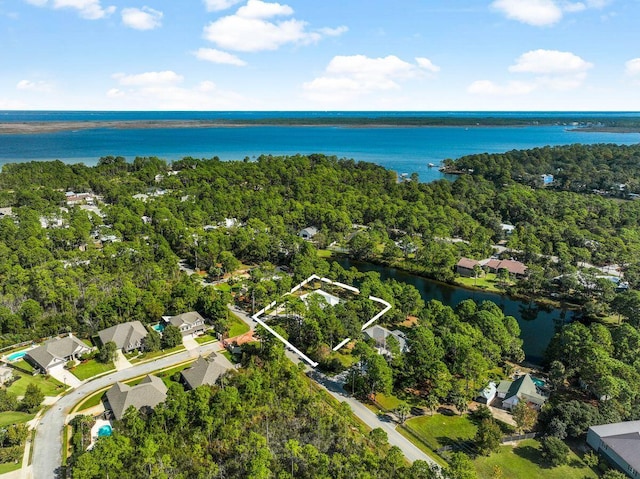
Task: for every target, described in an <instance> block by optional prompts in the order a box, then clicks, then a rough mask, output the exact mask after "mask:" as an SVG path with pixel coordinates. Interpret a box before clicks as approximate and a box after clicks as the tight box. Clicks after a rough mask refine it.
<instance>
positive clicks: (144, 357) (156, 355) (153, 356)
mask: <svg viewBox="0 0 640 479" xmlns="http://www.w3.org/2000/svg"><path fill="white" fill-rule="evenodd" d="M182 350H184V344H179V345H178V346H176V347H175V348H171V349H162V350H160V351H154V352H152V353H142V354H141V355H140V356H138V357H137V358H134V359H132V360H131V361H130V362H131V364H136V363H139V362H141V361H148V360H150V359H157V358H159V357H161V356H168V355H169V354H173V353H177V352H178V351H182Z"/></svg>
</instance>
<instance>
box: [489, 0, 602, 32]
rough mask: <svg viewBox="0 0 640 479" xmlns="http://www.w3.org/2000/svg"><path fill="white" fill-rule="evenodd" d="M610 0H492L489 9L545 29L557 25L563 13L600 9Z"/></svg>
mask: <svg viewBox="0 0 640 479" xmlns="http://www.w3.org/2000/svg"><path fill="white" fill-rule="evenodd" d="M609 3H610V0H586V1H581V2H580V1H579V2H574V1H569V0H494V1H493V2H492V3H491V7H492V8H493V9H494V10H497V11H498V12H500V13H502V14H504V15H505V16H506V17H507V18H510V19H511V20H516V21H518V22H522V23H526V24H528V25H533V26H535V27H546V26H551V25H554V24H555V23H558V22H559V21H560V20H562V18H563V17H564V14H565V13H578V12H582V11H584V10H587V9H590V8H596V9H602V8H604V7H605V6H607V5H608V4H609Z"/></svg>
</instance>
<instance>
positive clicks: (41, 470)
mask: <svg viewBox="0 0 640 479" xmlns="http://www.w3.org/2000/svg"><path fill="white" fill-rule="evenodd" d="M229 309H230V310H231V311H233V312H234V313H235V314H237V315H238V316H240V317H241V318H242V319H243V320H244V321H245V322H246V323H247V324H249V325H250V327H251V329H254V328H255V326H256V322H255V321H253V320H252V319H251V317H250V316H249V315H247V314H246V313H244V311H242V310H240V309H238V308H229ZM219 348H220V345H219V343H218V342H214V343H209V344H205V345H203V346H200V347H198V348H197V349H193V350H191V351H182V352H180V353H177V354H173V355H171V356H167V357H164V358H160V359H156V360H155V361H150V362H147V363H142V364H137V365H135V366H132V367H131V368H128V369H125V370H122V371H118V372H113V373H111V374H107V375H104V376H101V377H99V378H96V379H93V380H91V381H88V382H85V383H84V384H82V385H81V386H79V387H78V388H77V389H75V390H74V391H72V392H70V393H68V394H67V395H65V396H62V397H61V398H60V399H59V400H58V401H57V402H56V403H55V404H54V405H53V406H52V407H51V409H49V410H48V411H47V412H46V413H45V414H44V415H43V416H42V418H41V419H40V422H39V423H38V424H37V425H36V437H35V441H34V442H33V445H32V447H33V461H32V465H31V468H32V469H31V470H32V477H33V478H35V479H44V478H53V477H58V470H59V467H60V464H62V446H61V444H62V429H63V427H64V425H65V422H66V419H67V416H68V414H69V413H70V411H71V408H73V407H74V406H75V405H76V404H77V403H78V402H79V401H80V400H82V398H84V397H87V396H89V395H91V394H93V393H94V392H96V391H98V390H99V389H102V388H105V387H107V386H110V385H111V384H113V383H115V382H116V381H126V380H128V379H131V378H134V377H137V376H141V375H143V374H149V373H152V372H154V371H157V370H159V369H165V368H169V367H171V366H173V365H175V364H179V363H181V362H184V361H188V360H189V359H194V358H197V357H198V356H199V355H208V354H210V353H212V352H215V351H217V350H219ZM287 356H288V357H289V358H290V359H291V360H293V361H294V362H299V360H300V358H298V357H297V356H295V355H293V354H292V353H291V352H289V351H287ZM308 370H310V369H308ZM310 377H312V378H313V379H314V380H316V381H317V383H318V384H320V385H321V386H322V387H323V388H325V389H326V390H327V391H328V392H329V394H331V395H332V396H334V397H335V398H336V399H337V400H338V401H345V402H346V403H347V404H349V406H350V407H351V410H352V411H353V413H354V414H355V415H356V416H358V417H359V418H360V419H361V420H362V421H363V422H364V423H365V424H367V425H368V426H369V427H371V428H372V429H374V428H376V427H380V428H382V429H383V430H384V431H385V432H386V433H387V436H388V439H389V444H391V445H393V446H397V447H399V448H400V449H401V450H402V452H403V453H404V455H405V457H406V458H407V459H408V460H409V461H411V462H414V461H416V460H422V461H426V462H428V463H429V464H433V465H436V466H437V464H436V463H435V461H434V460H433V459H432V458H431V457H429V456H428V455H426V454H425V453H424V452H422V451H421V450H420V449H418V448H417V447H416V446H415V445H414V444H412V443H411V442H410V441H409V440H407V439H406V438H405V437H404V436H402V435H401V434H400V433H399V432H398V431H396V428H395V423H394V422H393V421H390V420H385V419H383V418H380V417H378V416H377V415H376V414H374V413H373V412H371V411H370V410H369V409H367V408H366V407H365V406H364V405H363V404H362V403H361V402H360V401H358V400H356V399H355V398H353V397H351V396H349V395H348V394H347V393H345V392H344V390H343V389H342V385H341V384H339V383H336V382H334V381H332V380H330V379H329V378H327V377H325V376H324V375H322V374H320V373H317V372H313V373H312V374H310Z"/></svg>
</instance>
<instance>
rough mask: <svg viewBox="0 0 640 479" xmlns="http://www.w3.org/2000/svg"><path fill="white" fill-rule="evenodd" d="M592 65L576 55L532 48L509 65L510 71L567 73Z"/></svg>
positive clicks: (579, 70)
mask: <svg viewBox="0 0 640 479" xmlns="http://www.w3.org/2000/svg"><path fill="white" fill-rule="evenodd" d="M592 67H593V64H592V63H589V62H587V61H585V60H583V59H582V58H580V57H579V56H578V55H575V54H573V53H571V52H560V51H558V50H532V51H530V52H527V53H523V54H522V55H520V57H518V59H517V60H516V64H515V65H511V66H510V67H509V71H510V72H517V73H545V74H567V73H579V72H585V71H587V70H589V69H590V68H592Z"/></svg>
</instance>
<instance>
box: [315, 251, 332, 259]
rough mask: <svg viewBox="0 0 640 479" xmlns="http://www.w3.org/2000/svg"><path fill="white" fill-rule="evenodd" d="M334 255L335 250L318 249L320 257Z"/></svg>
mask: <svg viewBox="0 0 640 479" xmlns="http://www.w3.org/2000/svg"><path fill="white" fill-rule="evenodd" d="M332 256H333V251H331V250H328V249H319V250H318V257H320V258H324V259H327V258H331V257H332Z"/></svg>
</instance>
